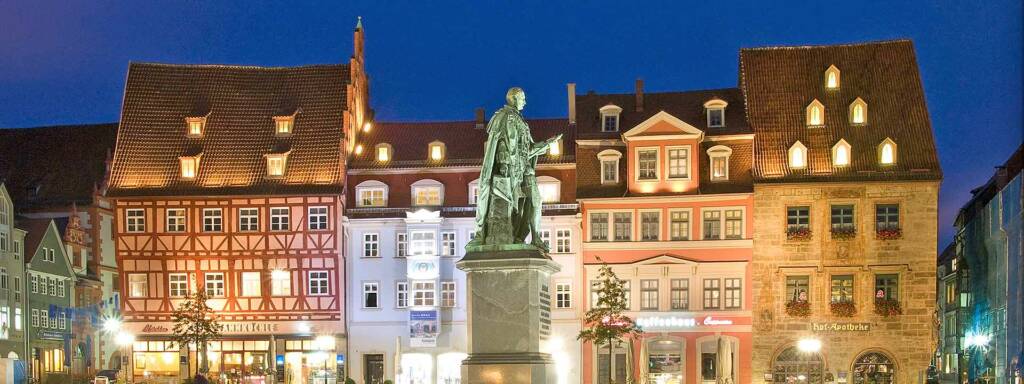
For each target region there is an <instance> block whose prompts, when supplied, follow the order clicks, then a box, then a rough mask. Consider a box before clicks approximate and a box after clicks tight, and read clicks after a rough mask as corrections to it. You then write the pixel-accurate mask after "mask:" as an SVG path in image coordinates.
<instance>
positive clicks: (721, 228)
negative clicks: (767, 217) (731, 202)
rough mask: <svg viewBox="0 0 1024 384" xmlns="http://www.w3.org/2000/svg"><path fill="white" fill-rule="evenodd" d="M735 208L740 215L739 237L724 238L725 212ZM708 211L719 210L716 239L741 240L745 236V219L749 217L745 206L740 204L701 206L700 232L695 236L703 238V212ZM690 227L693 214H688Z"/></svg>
mask: <svg viewBox="0 0 1024 384" xmlns="http://www.w3.org/2000/svg"><path fill="white" fill-rule="evenodd" d="M735 210H738V211H740V216H741V217H742V221H741V222H740V238H739V239H727V238H726V234H725V232H726V227H725V222H726V220H725V212H726V211H735ZM709 211H719V212H720V213H719V215H718V221H719V223H718V225H719V227H718V228H719V230H718V239H717V240H743V239H746V238H747V220H749V218H748V217H747V207H744V206H742V205H736V206H726V207H707V208H701V209H700V229H699V231H700V232H699V233H698V235H699V237H697V238H698V239H700V240H704V212H709ZM690 227H691V229H692V228H693V215H690ZM710 240H716V239H710Z"/></svg>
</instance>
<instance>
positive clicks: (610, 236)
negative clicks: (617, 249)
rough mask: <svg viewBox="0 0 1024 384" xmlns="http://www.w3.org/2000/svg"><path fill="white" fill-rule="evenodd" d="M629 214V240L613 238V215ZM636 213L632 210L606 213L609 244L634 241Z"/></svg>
mask: <svg viewBox="0 0 1024 384" xmlns="http://www.w3.org/2000/svg"><path fill="white" fill-rule="evenodd" d="M617 213H628V214H629V239H627V240H619V239H616V238H615V214H617ZM636 217H637V215H636V212H634V211H633V210H632V209H617V210H609V211H608V241H610V242H631V241H634V240H635V239H636Z"/></svg>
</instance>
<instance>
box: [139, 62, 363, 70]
mask: <svg viewBox="0 0 1024 384" xmlns="http://www.w3.org/2000/svg"><path fill="white" fill-rule="evenodd" d="M128 65H129V67H135V66H145V67H167V68H223V69H257V70H267V71H282V70H291V69H306V68H329V67H346V66H348V64H347V63H330V64H328V63H323V64H306V65H297V66H263V65H245V64H178V63H158V62H152V61H131V62H129V63H128Z"/></svg>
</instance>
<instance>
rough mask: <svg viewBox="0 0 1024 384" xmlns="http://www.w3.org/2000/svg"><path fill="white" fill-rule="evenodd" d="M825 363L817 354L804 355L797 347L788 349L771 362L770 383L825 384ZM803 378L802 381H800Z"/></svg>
mask: <svg viewBox="0 0 1024 384" xmlns="http://www.w3.org/2000/svg"><path fill="white" fill-rule="evenodd" d="M824 372H825V362H824V359H822V358H821V355H820V354H818V353H806V352H803V351H800V350H799V349H798V348H797V347H795V346H793V347H788V348H786V349H784V350H783V351H782V353H780V354H779V355H778V356H776V357H775V360H774V361H773V362H772V370H771V375H772V382H775V383H807V384H822V383H824V382H825V375H824ZM801 377H803V379H801Z"/></svg>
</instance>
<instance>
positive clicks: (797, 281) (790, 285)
mask: <svg viewBox="0 0 1024 384" xmlns="http://www.w3.org/2000/svg"><path fill="white" fill-rule="evenodd" d="M783 284H784V289H785V290H784V291H783V292H785V293H786V296H785V297H786V302H787V303H788V302H791V301H796V300H799V299H800V291H799V290H800V289H803V291H804V293H805V294H806V295H807V299H806V301H807V302H811V275H810V274H803V275H796V274H794V275H786V277H785V279H784V280H783ZM829 295H831V288H830V291H829Z"/></svg>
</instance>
